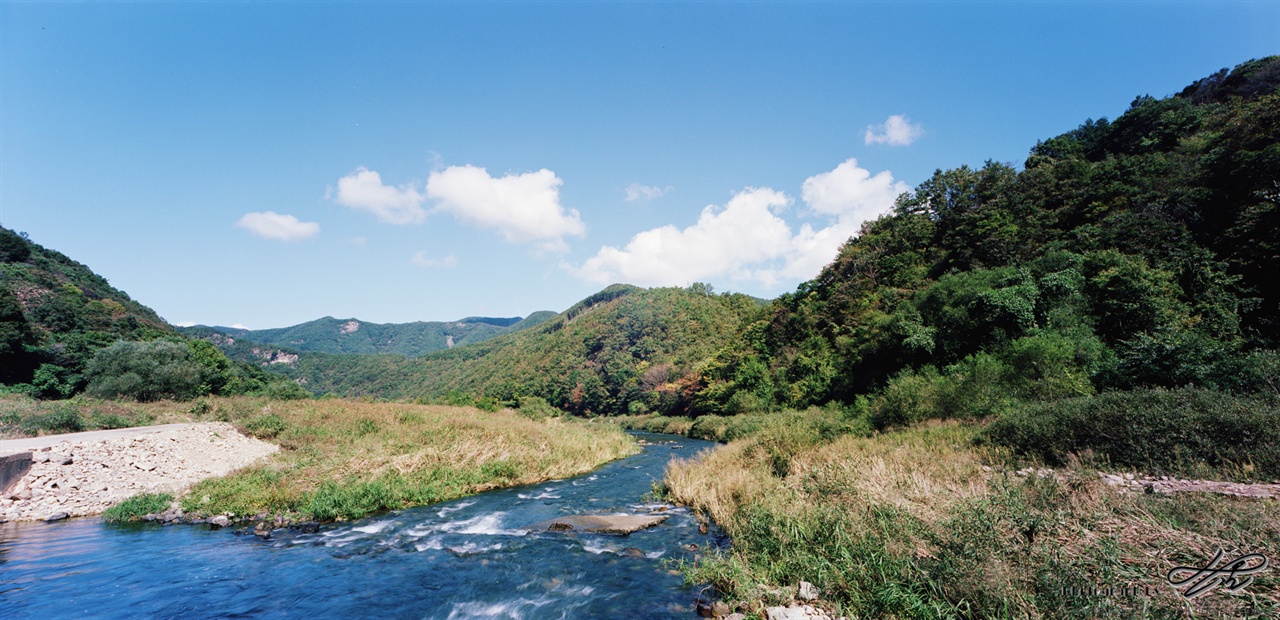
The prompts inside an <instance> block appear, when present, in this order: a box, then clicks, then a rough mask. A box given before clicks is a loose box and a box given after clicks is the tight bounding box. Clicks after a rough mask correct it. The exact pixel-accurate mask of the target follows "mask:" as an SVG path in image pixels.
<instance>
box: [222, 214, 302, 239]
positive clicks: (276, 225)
mask: <svg viewBox="0 0 1280 620" xmlns="http://www.w3.org/2000/svg"><path fill="white" fill-rule="evenodd" d="M236 226H238V227H240V228H243V229H245V230H247V231H249V232H251V233H253V234H255V235H257V236H259V237H262V238H263V239H275V240H278V241H301V240H303V239H306V238H309V237H314V236H316V235H317V234H319V233H320V225H319V224H317V223H315V222H300V221H298V218H296V217H294V216H292V215H281V214H279V213H276V212H275V211H262V212H255V213H246V214H244V217H241V218H240V219H239V220H238V221H237V222H236Z"/></svg>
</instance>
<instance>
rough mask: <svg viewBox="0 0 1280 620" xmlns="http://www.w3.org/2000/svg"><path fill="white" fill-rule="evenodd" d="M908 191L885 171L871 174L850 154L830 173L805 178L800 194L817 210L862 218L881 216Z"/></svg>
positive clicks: (811, 207)
mask: <svg viewBox="0 0 1280 620" xmlns="http://www.w3.org/2000/svg"><path fill="white" fill-rule="evenodd" d="M910 190H911V188H910V187H908V186H907V184H906V183H903V182H902V181H894V180H893V173H891V172H889V171H888V170H884V171H881V172H879V173H878V174H876V175H875V176H872V174H871V172H870V171H868V170H867V169H866V168H859V167H858V160H857V159H854V158H852V157H850V158H849V159H847V160H845V161H844V162H843V163H841V164H840V165H839V166H836V169H835V170H832V171H831V172H823V173H821V174H815V175H813V176H811V177H809V178H807V179H805V181H804V185H802V186H801V188H800V196H801V198H803V199H804V201H805V203H806V204H808V205H809V208H810V209H813V210H814V211H817V212H818V213H821V214H823V215H832V216H836V217H842V218H843V217H853V218H856V219H858V220H859V221H862V220H869V219H875V218H877V217H879V216H880V215H883V214H884V213H885V212H886V211H888V210H889V208H890V207H892V206H893V201H894V200H895V199H896V198H897V197H898V195H899V194H901V193H903V192H906V191H910Z"/></svg>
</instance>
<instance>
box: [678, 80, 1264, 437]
mask: <svg viewBox="0 0 1280 620" xmlns="http://www.w3.org/2000/svg"><path fill="white" fill-rule="evenodd" d="M1278 86H1280V59H1277V58H1276V57H1270V58H1265V59H1262V60H1255V61H1251V62H1247V63H1244V64H1242V65H1240V66H1238V67H1236V68H1235V69H1234V70H1232V71H1226V70H1223V71H1221V72H1219V73H1217V74H1215V75H1213V76H1211V77H1208V78H1205V79H1203V80H1200V81H1198V82H1196V83H1195V84H1193V85H1191V86H1189V87H1187V88H1186V89H1185V90H1184V91H1182V92H1181V93H1180V94H1178V95H1175V96H1171V97H1167V98H1164V99H1156V98H1153V97H1149V96H1143V97H1138V98H1137V99H1135V100H1134V102H1133V103H1132V105H1131V106H1130V107H1129V109H1128V111H1126V112H1125V113H1124V114H1123V115H1121V116H1120V117H1119V118H1117V119H1116V120H1115V121H1108V120H1106V119H1101V120H1097V121H1093V120H1089V121H1086V122H1085V123H1084V124H1082V125H1081V126H1080V127H1078V128H1076V129H1075V130H1072V131H1070V132H1067V133H1065V134H1062V135H1060V136H1057V137H1054V138H1050V139H1048V140H1044V141H1041V142H1039V143H1038V144H1036V145H1035V147H1034V148H1032V149H1031V154H1030V155H1029V156H1028V158H1027V160H1026V162H1025V164H1024V166H1023V168H1022V170H1017V169H1015V168H1014V167H1012V166H1009V165H1006V164H1001V163H996V162H988V163H987V164H986V165H984V166H983V167H982V168H980V169H971V168H969V167H966V166H962V167H960V168H957V169H951V170H945V171H944V170H939V171H937V172H936V173H934V175H933V176H932V177H931V178H930V179H928V180H926V181H925V182H924V183H921V184H920V185H919V187H917V188H916V189H915V191H914V192H912V193H910V194H905V195H903V196H901V197H900V198H899V200H898V201H897V204H896V207H895V209H894V212H893V213H892V214H890V215H888V216H885V217H882V218H880V219H879V220H877V221H874V222H870V223H868V224H867V225H866V226H865V227H864V228H863V230H862V233H861V234H860V235H859V236H858V237H856V238H854V239H852V240H850V241H849V243H848V244H846V245H845V246H844V247H843V248H842V249H841V250H840V253H839V255H838V257H837V258H836V260H835V261H834V262H833V263H832V264H831V265H829V266H827V267H826V268H825V269H823V271H822V272H821V273H820V274H819V275H818V276H817V277H816V278H814V279H813V280H811V281H809V282H806V283H804V284H802V285H801V286H800V287H799V288H798V289H797V290H796V291H795V292H794V293H791V294H787V295H784V296H782V297H781V298H779V299H778V300H777V301H776V302H775V303H774V304H773V305H772V306H771V307H770V309H769V312H768V314H767V316H764V317H761V318H760V320H758V321H757V322H755V323H754V324H752V325H750V326H749V327H747V328H746V330H745V337H744V338H742V339H740V340H738V341H736V342H735V343H734V345H733V346H732V347H730V348H728V349H726V350H724V351H721V352H720V353H719V354H718V355H717V356H716V358H715V360H714V361H713V362H711V363H710V364H708V366H707V367H706V368H705V369H704V370H703V371H702V372H701V377H700V380H701V384H702V385H701V389H700V391H699V395H698V407H699V409H700V410H702V411H710V412H726V411H743V410H747V409H752V408H760V407H764V408H771V407H780V406H792V407H802V406H806V405H810V404H817V403H824V402H829V401H833V400H834V401H843V402H853V401H854V400H855V399H856V398H857V397H858V396H859V395H861V394H865V393H867V392H868V391H870V390H873V389H877V388H882V387H884V386H886V385H888V384H889V383H890V382H891V381H892V379H893V378H894V377H901V380H903V381H905V380H907V379H906V377H907V376H908V375H912V376H920V377H924V376H926V375H937V374H942V375H949V376H951V378H952V380H953V381H957V382H961V383H964V382H970V383H973V382H976V381H979V379H978V377H981V378H982V379H981V380H992V381H996V382H998V383H1003V384H1007V385H1008V387H1009V388H1010V389H1012V390H1014V391H1018V392H1021V393H1022V394H1023V395H1026V396H1033V397H1036V398H1054V397H1061V396H1070V395H1080V394H1086V393H1092V392H1093V391H1095V390H1102V389H1110V388H1116V389H1125V388H1134V387H1140V386H1168V387H1173V386H1185V385H1194V386H1202V387H1208V388H1219V389H1229V390H1241V391H1253V390H1259V389H1264V387H1263V386H1264V385H1265V375H1266V374H1267V373H1268V372H1274V370H1275V365H1276V353H1275V351H1274V348H1275V347H1276V346H1277V338H1278V337H1280V324H1278V323H1277V322H1278V321H1280V278H1277V277H1276V274H1277V273H1280V175H1278V174H1277V173H1278V172H1280V92H1277V88H1278ZM972 387H974V388H975V389H976V388H977V387H978V386H976V385H974V386H972Z"/></svg>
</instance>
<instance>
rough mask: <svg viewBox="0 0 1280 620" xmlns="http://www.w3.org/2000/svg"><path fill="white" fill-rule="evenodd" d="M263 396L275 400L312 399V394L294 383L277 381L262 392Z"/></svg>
mask: <svg viewBox="0 0 1280 620" xmlns="http://www.w3.org/2000/svg"><path fill="white" fill-rule="evenodd" d="M262 393H263V396H266V397H267V398H271V399H274V400H302V399H304V398H311V394H310V393H308V392H307V391H306V390H304V389H302V386H300V385H298V384H297V383H294V382H293V381H276V382H274V383H269V384H267V387H266V388H265V389H263V391H262Z"/></svg>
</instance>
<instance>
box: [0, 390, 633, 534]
mask: <svg viewBox="0 0 1280 620" xmlns="http://www.w3.org/2000/svg"><path fill="white" fill-rule="evenodd" d="M15 402H17V401H10V402H9V403H8V405H10V407H9V409H10V412H11V415H9V417H10V418H12V419H17V418H19V417H20V418H21V420H25V421H31V420H34V421H37V422H39V421H44V422H48V421H49V420H51V419H54V417H55V416H56V418H57V419H79V420H84V419H91V418H94V417H95V416H96V417H97V418H98V419H102V418H103V417H104V416H106V415H117V416H122V415H124V414H126V413H128V414H130V418H129V419H130V420H135V421H146V420H163V421H174V420H181V419H184V418H185V419H187V420H196V421H203V422H206V423H213V424H214V425H212V426H207V427H206V426H205V425H201V426H200V427H199V428H202V429H205V430H202V431H192V432H191V433H190V434H189V435H190V436H188V434H178V435H174V436H170V435H164V436H157V437H155V438H143V439H138V438H133V439H129V440H127V441H124V442H115V441H111V442H99V443H87V444H84V445H70V446H66V447H58V448H56V449H53V448H51V449H49V450H44V451H40V452H36V453H35V454H36V460H37V461H38V462H36V463H35V464H33V466H32V470H31V472H29V474H28V475H27V477H25V478H24V481H23V482H21V483H20V484H19V486H15V487H14V488H13V489H11V490H10V491H9V492H8V493H7V494H6V495H5V496H4V498H0V517H6V518H8V519H9V520H37V519H46V518H48V517H49V516H53V515H57V514H59V513H65V514H67V515H68V516H81V515H90V514H98V513H100V512H103V511H104V510H105V509H106V508H108V507H110V506H111V505H112V504H116V503H119V502H122V501H123V500H125V499H127V498H129V497H130V496H137V497H138V500H136V501H133V502H129V503H127V504H126V505H124V506H122V509H123V510H117V511H114V514H113V515H112V516H113V517H114V518H119V519H125V520H131V519H135V518H141V517H143V516H145V515H146V514H148V513H160V514H162V515H166V516H167V517H169V518H172V517H174V516H178V515H180V516H182V517H183V519H184V520H202V519H211V518H217V517H226V518H227V519H228V520H229V521H243V520H244V519H246V518H249V519H251V520H254V521H255V522H263V523H264V527H271V526H273V525H277V524H284V523H299V522H311V521H331V520H345V519H354V518H358V517H362V516H364V515H366V514H369V513H373V512H378V511H382V510H392V509H398V508H407V507H411V506H419V505H424V504H430V503H435V502H439V501H444V500H448V499H454V498H458V497H462V496H465V495H471V494H474V493H478V492H481V491H486V490H490V489H495V488H504V487H511V486H516V485H521V484H530V483H535V482H541V481H544V480H550V479H560V478H566V477H569V476H573V475H576V474H580V473H585V472H588V471H591V470H592V469H595V468H596V467H598V466H600V465H602V464H604V463H607V462H609V461H612V460H614V459H617V458H621V457H624V456H629V455H631V454H634V453H636V452H637V451H638V447H637V446H636V445H635V441H634V440H633V439H631V438H630V437H629V436H628V435H626V434H625V433H624V432H622V431H621V430H619V429H618V428H617V427H615V426H612V425H593V424H587V423H584V422H581V421H576V420H562V419H559V418H546V419H540V420H534V419H530V418H529V417H525V416H522V415H520V414H519V413H517V412H514V411H511V410H502V411H496V412H490V411H481V410H479V409H475V408H473V407H445V406H429V405H415V404H403V403H372V402H359V401H350V400H341V399H323V400H293V401H279V400H271V399H267V398H251V397H233V398H205V399H201V400H199V401H196V402H195V403H184V404H182V407H180V408H179V407H177V406H176V405H175V404H172V403H170V404H155V405H151V404H149V405H139V406H136V407H135V406H130V405H123V404H122V405H116V404H114V403H112V402H110V401H87V400H83V401H77V402H71V401H64V402H62V403H35V404H31V403H24V402H17V405H18V406H17V407H15V406H13V405H14V403H15ZM15 408H17V409H22V411H21V414H22V415H21V416H18V415H16V414H13V413H12V411H13V410H14V409H15ZM104 410H105V411H110V412H112V413H104ZM27 426H31V424H27ZM42 432H47V430H44V431H42ZM42 440H44V439H42ZM49 440H52V438H49ZM192 442H194V443H192ZM205 444H208V445H205ZM202 450H204V451H203V452H202ZM208 450H212V451H213V452H212V453H209V452H208ZM219 454H221V455H224V456H226V457H227V458H226V459H224V460H223V461H217V462H214V461H211V460H210V459H211V458H213V456H215V455H219ZM267 454H270V456H269V457H268V458H261V457H263V456H265V455H267ZM259 459H260V460H259ZM162 495H171V496H173V497H176V498H177V501H178V505H177V506H173V507H171V506H170V505H169V500H171V499H173V498H172V497H171V498H169V499H166V500H165V501H164V502H163V505H160V504H158V502H159V499H160V497H161V496H162ZM46 513H47V514H46Z"/></svg>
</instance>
